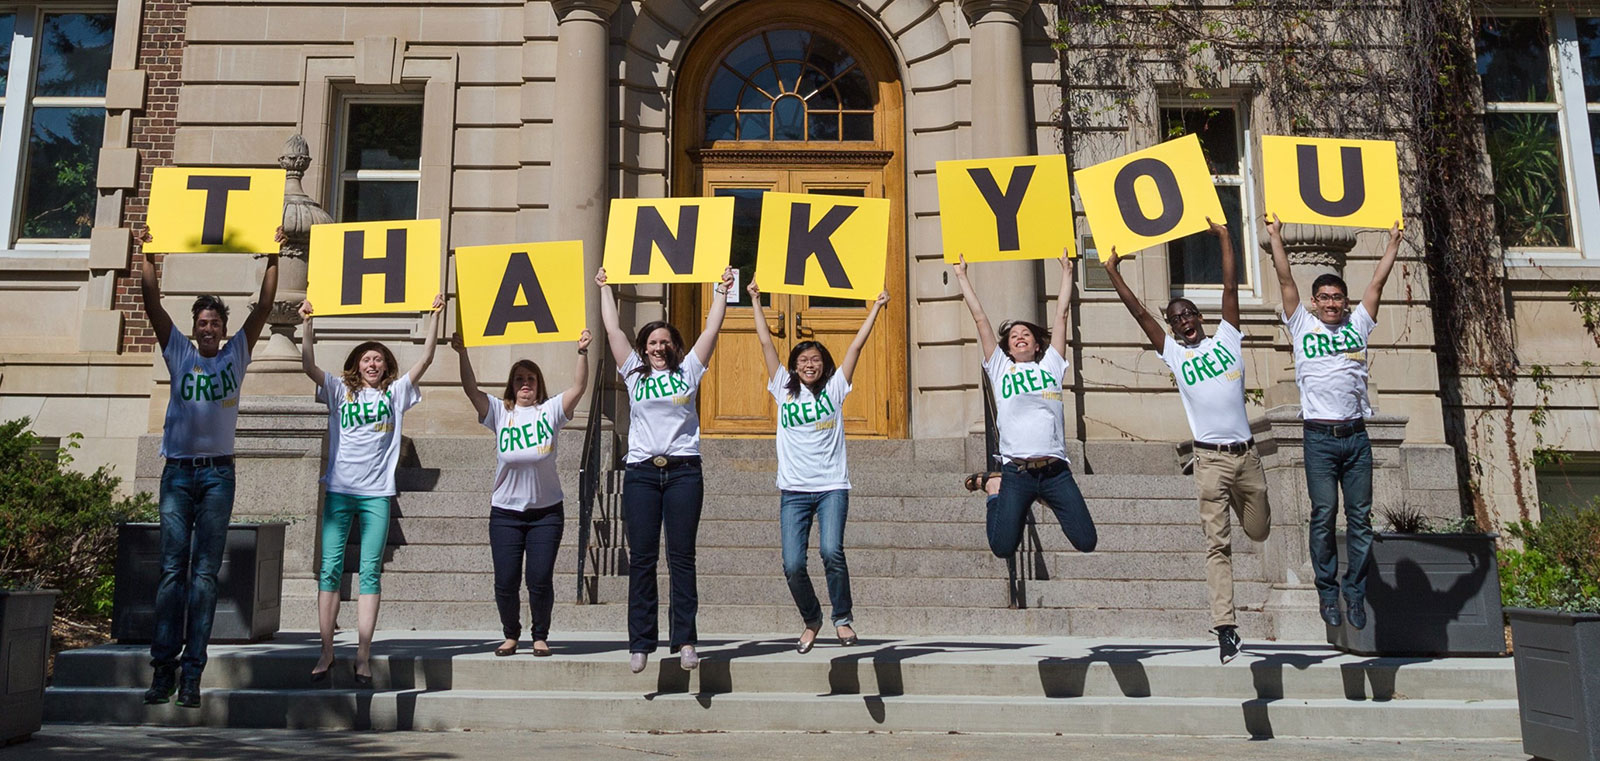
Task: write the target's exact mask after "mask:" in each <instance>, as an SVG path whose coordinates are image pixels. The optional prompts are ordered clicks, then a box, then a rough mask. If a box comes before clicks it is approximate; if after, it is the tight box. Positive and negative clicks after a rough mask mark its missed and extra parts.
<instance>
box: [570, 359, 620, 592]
mask: <svg viewBox="0 0 1600 761" xmlns="http://www.w3.org/2000/svg"><path fill="white" fill-rule="evenodd" d="M590 346H591V347H594V348H598V349H599V354H600V356H599V359H598V360H597V361H596V362H595V368H594V380H593V382H592V384H591V386H590V388H589V419H588V422H587V424H585V425H584V427H583V450H582V453H581V454H580V455H579V456H578V588H577V597H576V602H577V603H578V604H579V605H582V604H584V603H585V602H591V603H592V602H596V601H597V599H596V598H597V596H598V586H599V580H598V573H597V574H596V576H597V578H596V582H595V585H594V586H595V588H594V589H586V587H588V586H589V585H588V581H589V579H588V577H587V576H586V574H585V566H586V565H587V564H588V563H587V561H588V559H589V549H590V548H589V535H590V533H591V528H592V526H593V525H594V508H595V503H597V502H598V501H599V498H600V484H601V482H602V480H603V479H604V478H605V475H606V472H607V471H608V470H610V468H603V467H602V464H601V453H602V450H603V449H604V444H605V441H604V439H603V438H602V436H603V432H602V431H601V430H600V423H601V419H602V418H603V417H605V410H606V399H605V397H604V396H603V395H604V393H605V388H606V380H607V376H608V375H609V374H610V373H611V372H612V365H613V362H612V359H611V349H610V348H609V347H608V346H607V345H606V334H605V331H601V332H600V335H599V336H597V337H596V338H595V340H594V341H593V342H592V343H591V344H590ZM593 565H594V566H595V567H596V568H597V569H598V567H599V565H600V562H599V558H596V559H595V562H594V564H593ZM585 591H588V592H589V599H588V600H585V599H584V593H585Z"/></svg>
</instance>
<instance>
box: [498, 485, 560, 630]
mask: <svg viewBox="0 0 1600 761" xmlns="http://www.w3.org/2000/svg"><path fill="white" fill-rule="evenodd" d="M564 523H565V516H564V515H563V514H562V505H561V503H559V502H557V503H556V504H554V505H551V506H549V507H542V508H539V509H537V510H506V509H504V508H499V507H491V508H489V555H490V556H491V557H492V558H493V559H494V605H495V607H496V608H497V609H499V611H500V631H501V633H502V634H504V635H505V638H506V639H517V638H519V637H521V636H522V599H521V598H522V584H523V580H524V579H526V582H527V585H528V609H529V611H530V612H531V613H532V614H533V626H532V627H531V629H532V631H533V639H534V640H535V641H537V640H541V639H549V637H550V611H551V610H552V609H553V608H554V607H555V604H556V590H555V573H556V552H557V551H558V550H560V549H561V531H562V528H563V525H564Z"/></svg>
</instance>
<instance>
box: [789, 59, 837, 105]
mask: <svg viewBox="0 0 1600 761" xmlns="http://www.w3.org/2000/svg"><path fill="white" fill-rule="evenodd" d="M831 79H833V77H830V76H828V75H827V74H824V73H823V72H822V70H821V69H817V68H813V67H811V66H807V67H805V68H804V70H802V71H801V72H800V87H799V89H797V90H795V93H797V94H798V95H799V96H800V97H802V98H805V99H807V100H808V101H809V100H810V99H811V97H812V94H813V93H815V92H816V91H817V90H818V89H819V88H822V87H824V86H826V85H827V84H828V81H829V80H831Z"/></svg>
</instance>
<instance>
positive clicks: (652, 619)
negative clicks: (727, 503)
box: [622, 461, 705, 653]
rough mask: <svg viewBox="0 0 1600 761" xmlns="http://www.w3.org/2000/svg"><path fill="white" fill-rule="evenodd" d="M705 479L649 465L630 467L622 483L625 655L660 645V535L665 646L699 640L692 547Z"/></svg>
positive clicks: (689, 467) (689, 469)
mask: <svg viewBox="0 0 1600 761" xmlns="http://www.w3.org/2000/svg"><path fill="white" fill-rule="evenodd" d="M704 497H705V480H704V479H703V477H702V475H701V472H700V463H698V462H692V463H679V464H675V465H668V466H667V467H665V468H657V467H656V466H654V465H651V464H650V463H649V462H648V461H646V462H640V463H629V464H628V469H627V472H626V473H625V474H624V475H623V478H622V520H623V523H624V528H625V529H626V532H627V536H628V651H629V652H633V653H648V652H651V651H654V650H655V649H656V647H657V646H658V645H659V644H660V621H659V618H660V617H659V615H658V606H659V599H658V596H657V590H656V564H657V562H658V561H659V559H660V555H661V535H662V533H663V529H665V533H666V536H667V573H668V575H669V578H670V579H671V586H672V603H671V606H670V607H669V608H668V617H669V618H670V619H671V620H670V623H669V628H668V635H669V644H670V647H671V648H672V650H673V651H674V652H676V651H677V650H678V649H679V648H682V647H683V646H684V645H693V644H695V642H697V641H698V640H699V632H698V631H696V629H695V615H696V613H697V612H698V611H699V609H700V595H699V592H698V591H697V590H696V588H695V572H694V544H695V535H696V534H698V533H699V532H700V506H701V503H702V501H703V500H704Z"/></svg>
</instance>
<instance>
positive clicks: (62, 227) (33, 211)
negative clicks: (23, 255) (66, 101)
mask: <svg viewBox="0 0 1600 761" xmlns="http://www.w3.org/2000/svg"><path fill="white" fill-rule="evenodd" d="M105 127H106V112H105V110H104V109H99V108H35V109H34V110H33V125H32V127H31V128H30V129H29V132H28V168H27V175H26V177H25V178H24V180H23V187H22V196H23V198H22V217H21V225H20V228H21V229H20V231H19V234H18V237H21V238H87V237H89V229H90V228H92V227H93V226H94V203H95V190H94V182H95V160H96V158H97V157H98V156H99V153H100V142H101V138H102V137H103V136H104V135H105Z"/></svg>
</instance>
